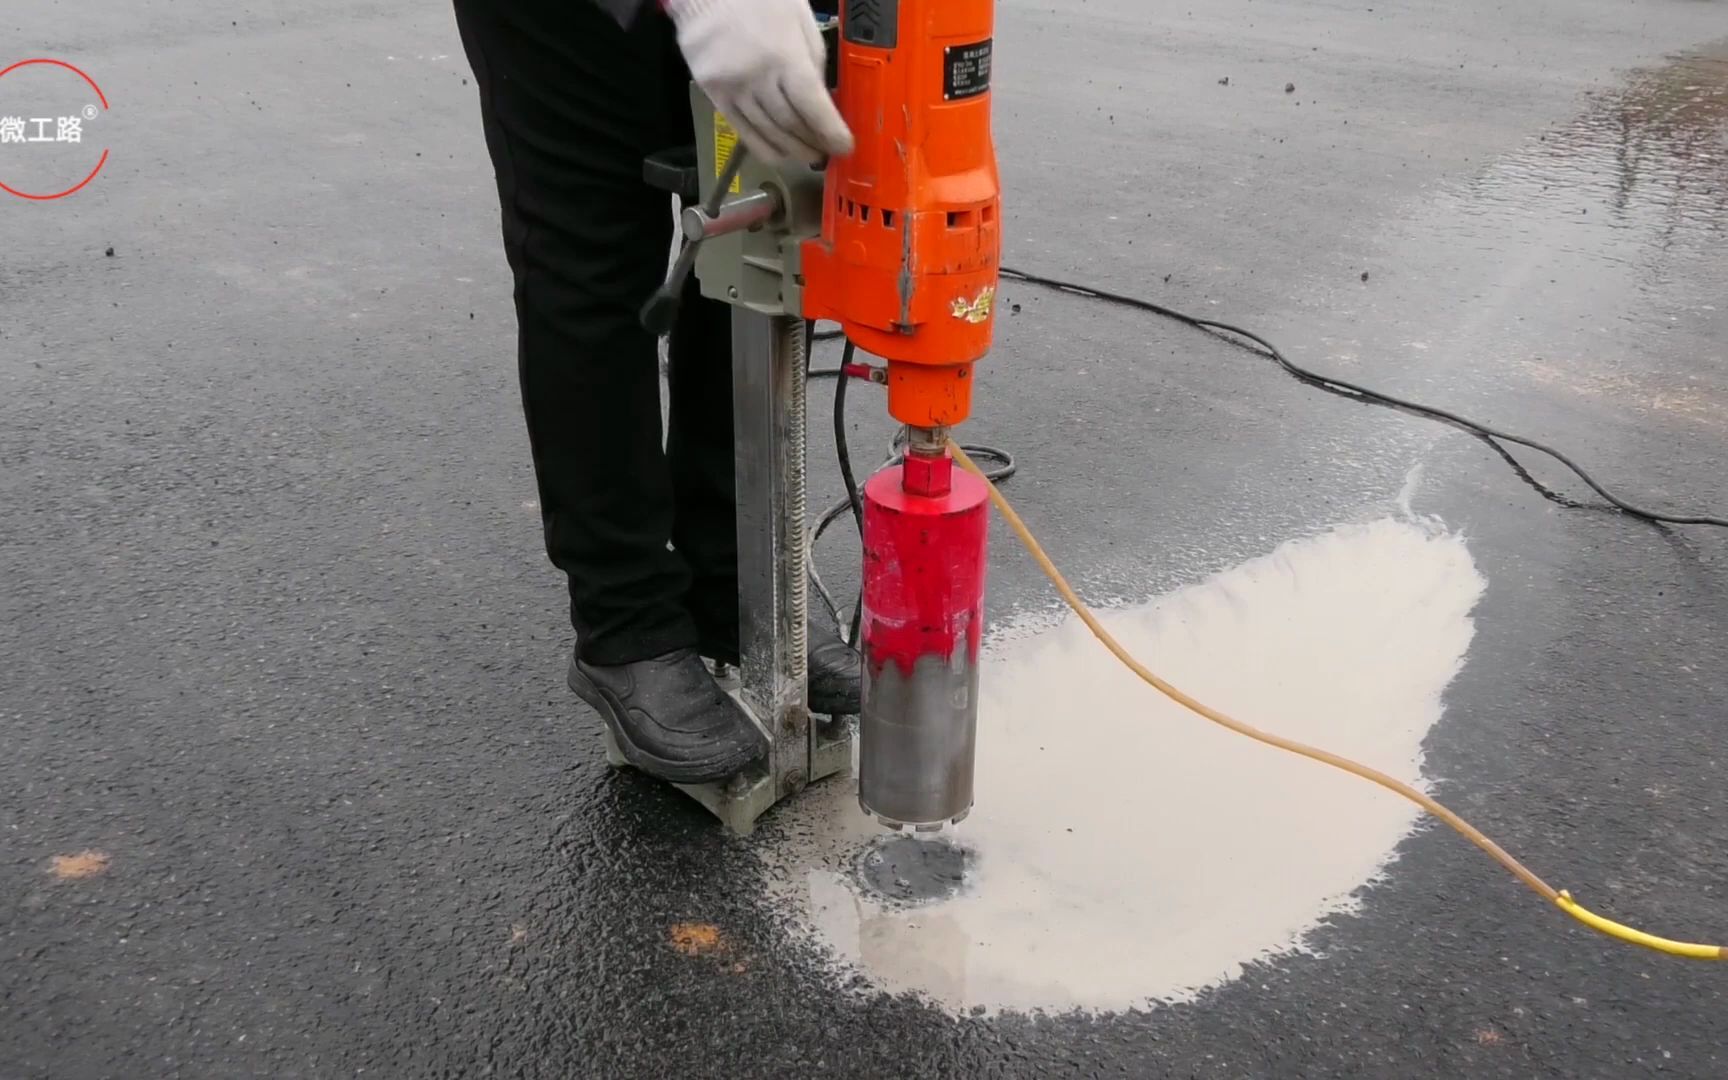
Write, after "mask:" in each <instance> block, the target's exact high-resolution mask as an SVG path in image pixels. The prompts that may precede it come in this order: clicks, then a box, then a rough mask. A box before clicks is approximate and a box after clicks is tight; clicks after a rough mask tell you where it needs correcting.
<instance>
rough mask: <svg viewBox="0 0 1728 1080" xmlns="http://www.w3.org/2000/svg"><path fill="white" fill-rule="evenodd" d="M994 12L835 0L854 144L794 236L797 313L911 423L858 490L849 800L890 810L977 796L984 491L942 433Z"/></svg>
mask: <svg viewBox="0 0 1728 1080" xmlns="http://www.w3.org/2000/svg"><path fill="white" fill-rule="evenodd" d="M994 17H995V4H994V2H993V0H844V2H843V3H842V5H841V22H840V45H839V50H838V56H837V58H836V69H837V73H838V84H839V85H838V100H839V104H840V111H841V113H842V115H843V116H844V117H845V118H846V121H847V124H848V125H849V126H850V127H851V129H852V133H853V136H854V138H855V140H856V144H857V145H856V149H855V150H854V152H853V153H852V154H850V155H848V156H847V157H845V158H843V159H838V160H836V161H834V162H832V163H831V164H830V165H829V167H828V173H827V177H826V182H825V184H824V191H823V199H824V205H823V210H822V215H823V217H822V235H821V236H820V237H818V238H816V239H813V240H811V241H809V242H807V243H806V244H805V248H804V253H803V263H804V274H805V291H804V314H805V316H806V317H807V318H811V319H827V320H832V321H834V322H838V323H839V324H840V325H841V327H842V328H843V329H844V330H845V332H846V334H847V336H848V337H849V338H850V339H851V340H852V341H853V342H855V343H856V344H857V345H858V346H859V347H860V348H862V349H864V350H865V351H866V352H870V353H874V354H875V355H877V356H879V357H881V358H883V359H884V360H886V361H887V362H888V411H889V413H890V414H891V415H892V416H893V417H894V418H895V419H896V420H899V421H900V422H901V423H902V424H905V425H906V427H907V430H908V433H909V436H910V438H909V444H908V449H907V452H906V455H905V458H904V461H903V463H902V465H901V467H900V468H899V469H893V470H888V471H885V472H882V473H879V474H877V475H876V476H875V477H872V478H871V480H870V481H869V482H868V483H867V484H866V485H865V488H864V492H863V501H864V549H865V563H864V609H863V619H862V625H861V636H862V645H863V652H864V708H863V715H862V716H861V717H860V728H859V731H860V734H859V743H860V747H859V758H860V760H859V800H860V802H861V803H862V805H863V808H864V810H865V811H866V812H867V813H871V814H873V815H875V816H876V817H877V818H878V820H880V821H882V822H883V823H884V824H888V825H891V826H895V827H898V826H902V825H912V826H914V827H916V828H920V829H925V830H932V829H940V828H941V827H942V826H943V825H944V824H945V823H947V822H951V821H958V820H959V819H960V818H962V817H964V816H965V814H966V813H967V811H968V810H970V808H971V806H972V774H973V758H974V753H975V747H976V742H977V735H976V729H977V714H978V701H977V684H978V672H977V661H978V644H979V638H980V634H981V632H982V621H983V592H984V566H985V533H986V530H985V519H986V514H985V509H986V505H987V497H986V492H985V489H984V486H983V484H982V483H981V482H980V481H978V480H977V479H976V478H974V477H972V476H970V475H969V474H967V473H964V472H959V471H956V470H955V469H954V463H953V461H952V460H951V459H950V457H949V455H948V453H947V450H946V438H947V433H948V429H949V428H951V427H954V426H956V425H958V424H960V423H962V422H964V421H965V420H966V419H967V417H968V416H969V415H970V412H971V406H972V368H973V365H974V364H975V363H976V362H977V361H978V360H980V359H982V358H983V356H984V355H985V353H987V352H988V351H989V348H990V341H991V333H992V329H993V326H994V315H995V300H996V287H997V275H998V268H999V266H1000V259H1001V234H1000V229H999V219H1000V180H999V178H998V174H997V168H996V155H995V148H994V145H993V141H992V137H991V125H990V107H991V96H990V78H991V57H992V51H993V50H992V34H993V32H994Z"/></svg>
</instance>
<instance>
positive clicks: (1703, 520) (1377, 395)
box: [1001, 267, 1728, 528]
mask: <svg viewBox="0 0 1728 1080" xmlns="http://www.w3.org/2000/svg"><path fill="white" fill-rule="evenodd" d="M1001 275H1002V276H1003V277H1005V278H1011V279H1013V280H1015V281H1021V282H1025V283H1026V284H1028V285H1037V286H1041V287H1043V288H1047V289H1056V290H1058V291H1060V292H1065V293H1071V294H1073V295H1075V296H1080V297H1085V298H1087V299H1091V300H1101V301H1103V302H1105V303H1107V304H1114V305H1116V306H1118V307H1127V308H1133V309H1135V310H1138V311H1145V312H1149V313H1151V314H1153V315H1158V316H1162V317H1163V318H1166V319H1173V320H1175V321H1176V322H1179V323H1183V324H1184V325H1187V326H1192V327H1194V328H1195V329H1197V330H1204V331H1206V332H1207V333H1210V334H1214V335H1216V336H1218V337H1221V338H1223V339H1224V340H1226V341H1230V342H1232V343H1233V344H1236V345H1239V346H1241V347H1243V348H1248V349H1251V350H1252V351H1254V352H1259V353H1262V354H1263V355H1265V356H1267V357H1269V358H1271V359H1272V360H1273V361H1274V362H1276V363H1277V364H1278V366H1279V367H1281V368H1283V369H1284V370H1285V371H1286V372H1288V373H1289V374H1290V375H1292V376H1294V377H1295V378H1296V379H1298V380H1300V381H1301V382H1304V383H1307V384H1308V385H1310V386H1316V387H1319V388H1320V389H1322V390H1327V391H1330V392H1332V393H1335V394H1340V395H1343V396H1345V397H1351V398H1355V399H1357V400H1360V401H1365V402H1369V403H1372V404H1375V405H1384V406H1387V407H1388V408H1393V409H1399V410H1401V411H1403V412H1408V413H1413V414H1415V415H1417V416H1424V417H1427V418H1428V419H1430V420H1438V421H1440V422H1442V423H1446V424H1451V425H1453V426H1454V427H1458V428H1461V429H1463V430H1464V431H1467V432H1469V433H1470V434H1472V435H1475V436H1476V437H1477V438H1480V439H1482V440H1483V441H1485V442H1487V443H1488V444H1489V445H1490V446H1492V447H1493V448H1494V449H1495V450H1496V451H1498V452H1499V454H1500V456H1501V457H1503V458H1505V459H1506V461H1507V462H1508V463H1509V464H1510V465H1511V466H1512V467H1513V468H1514V469H1516V470H1517V471H1518V473H1519V475H1520V476H1521V477H1523V478H1524V479H1525V480H1526V481H1528V482H1530V483H1532V484H1534V485H1535V486H1536V487H1537V489H1538V490H1540V491H1542V493H1543V494H1544V495H1545V496H1547V497H1548V498H1550V499H1553V500H1554V501H1556V502H1558V503H1560V504H1561V505H1563V506H1567V507H1570V508H1573V509H1582V508H1584V506H1585V504H1583V503H1580V502H1577V501H1575V500H1573V499H1570V498H1567V497H1565V496H1563V495H1557V494H1555V493H1554V492H1551V491H1549V490H1548V489H1546V488H1544V487H1543V486H1542V485H1541V484H1540V483H1539V482H1537V481H1536V480H1535V479H1534V478H1533V477H1531V476H1530V474H1529V473H1528V472H1527V471H1526V470H1525V469H1524V467H1523V466H1522V465H1521V464H1519V462H1518V461H1517V459H1515V458H1514V457H1512V455H1511V452H1510V451H1508V450H1507V449H1506V448H1505V446H1504V445H1502V444H1503V443H1515V444H1517V445H1519V446H1526V447H1529V448H1530V449H1532V450H1536V451H1540V452H1541V453H1544V454H1547V455H1548V456H1549V457H1551V458H1553V459H1554V460H1555V461H1558V462H1559V463H1560V464H1562V465H1564V466H1566V468H1568V469H1570V470H1571V471H1572V472H1573V473H1575V474H1577V476H1578V478H1579V479H1580V480H1583V481H1584V483H1586V484H1588V485H1589V487H1590V490H1592V491H1594V492H1595V493H1596V494H1598V495H1600V496H1601V497H1602V498H1603V499H1605V500H1607V502H1608V503H1609V504H1610V505H1612V506H1613V507H1614V508H1615V509H1617V510H1619V511H1621V512H1622V513H1624V514H1627V515H1629V516H1631V517H1635V518H1639V519H1640V520H1643V521H1648V522H1652V523H1654V524H1660V525H1713V526H1716V527H1717V528H1728V518H1722V517H1715V516H1712V515H1708V514H1669V513H1663V512H1659V511H1656V510H1649V509H1646V508H1644V507H1642V506H1638V505H1637V504H1635V503H1632V502H1629V501H1627V500H1626V499H1623V498H1621V497H1620V496H1618V495H1616V494H1614V492H1612V491H1610V490H1609V489H1608V488H1607V487H1605V486H1603V485H1602V484H1601V483H1599V482H1598V481H1597V480H1596V478H1595V477H1593V476H1591V475H1590V474H1589V473H1588V472H1586V471H1585V470H1584V469H1583V467H1582V466H1580V465H1578V464H1577V463H1576V462H1574V461H1573V460H1572V459H1571V458H1569V457H1567V456H1566V455H1565V454H1563V453H1561V452H1560V451H1558V450H1556V449H1554V448H1553V447H1551V446H1548V445H1546V444H1544V443H1540V442H1537V441H1536V440H1535V439H1531V438H1527V437H1525V436H1523V435H1517V434H1514V433H1512V432H1509V431H1502V430H1500V429H1498V428H1494V427H1490V426H1489V425H1487V424H1483V423H1479V422H1478V421H1475V420H1471V419H1469V418H1468V417H1465V416H1461V415H1459V414H1458V413H1455V412H1451V411H1450V410H1447V409H1441V408H1436V407H1435V406H1432V405H1423V404H1421V403H1420V402H1415V401H1410V400H1408V399H1405V398H1400V397H1395V396H1393V395H1391V394H1387V393H1383V392H1381V391H1379V390H1374V389H1372V388H1370V387H1366V386H1362V385H1360V384H1358V383H1353V382H1348V381H1346V380H1344V379H1340V378H1336V377H1334V376H1331V375H1322V374H1320V373H1319V372H1316V371H1311V370H1309V369H1308V368H1305V367H1303V366H1301V365H1300V364H1297V363H1295V362H1294V361H1292V360H1291V359H1290V358H1289V357H1287V356H1285V355H1284V353H1283V352H1282V351H1281V350H1280V349H1279V348H1278V346H1276V345H1274V344H1272V343H1271V342H1270V341H1267V340H1266V339H1265V338H1263V337H1261V336H1260V335H1259V334H1256V333H1253V332H1252V331H1248V330H1244V329H1242V328H1241V327H1239V326H1232V325H1230V324H1229V323H1226V322H1219V321H1217V320H1216V319H1206V318H1201V317H1199V316H1196V315H1189V314H1187V313H1186V312H1181V311H1177V310H1176V309H1175V308H1169V307H1165V306H1164V305H1163V304H1157V303H1154V302H1152V301H1150V300H1143V299H1141V298H1139V297H1135V296H1124V295H1122V294H1120V293H1113V292H1108V291H1106V290H1104V289H1096V288H1093V287H1092V286H1090V285H1076V284H1074V283H1073V282H1070V281H1061V280H1058V279H1056V278H1050V277H1043V276H1042V275H1039V274H1029V273H1027V272H1026V271H1024V270H1014V269H1010V268H1009V267H1003V268H1002V269H1001ZM1243 342H1249V343H1250V344H1248V345H1244V344H1243Z"/></svg>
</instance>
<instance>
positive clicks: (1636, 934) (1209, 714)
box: [948, 439, 1728, 960]
mask: <svg viewBox="0 0 1728 1080" xmlns="http://www.w3.org/2000/svg"><path fill="white" fill-rule="evenodd" d="M948 450H949V452H950V453H952V454H953V455H954V460H955V461H956V462H958V463H959V464H960V467H961V468H963V469H965V470H967V471H968V472H970V473H972V474H973V475H974V476H977V477H979V478H981V479H983V481H984V484H985V487H986V488H988V489H989V493H990V501H991V503H993V504H994V505H995V507H996V510H997V512H998V513H1000V514H1001V515H1002V517H1003V518H1004V519H1005V520H1006V521H1007V522H1008V525H1009V527H1010V528H1012V529H1013V530H1014V533H1015V535H1016V536H1018V537H1019V538H1020V543H1021V544H1022V545H1024V546H1025V548H1026V550H1027V552H1029V553H1030V554H1031V556H1032V558H1033V560H1034V561H1035V562H1036V563H1037V564H1038V567H1039V569H1041V570H1043V571H1044V575H1045V576H1046V577H1048V578H1049V579H1050V583H1051V584H1052V585H1054V586H1056V591H1057V592H1059V593H1061V594H1062V599H1063V600H1064V601H1065V602H1066V603H1067V604H1068V606H1069V607H1070V608H1071V609H1073V611H1074V614H1075V615H1077V616H1079V618H1080V621H1081V622H1083V623H1085V624H1086V627H1087V629H1089V630H1091V631H1092V634H1093V636H1094V637H1096V638H1097V639H1098V640H1099V642H1101V643H1102V644H1103V646H1104V647H1105V648H1106V649H1108V650H1110V652H1111V654H1112V655H1114V656H1115V657H1116V659H1118V660H1120V661H1121V662H1122V663H1123V665H1125V666H1126V667H1127V668H1128V669H1129V670H1130V671H1132V672H1134V674H1136V675H1138V676H1139V677H1140V678H1141V679H1142V680H1143V681H1145V682H1146V683H1147V684H1148V685H1150V686H1151V687H1152V688H1153V689H1155V690H1157V691H1158V692H1159V693H1161V694H1163V695H1164V696H1165V697H1167V698H1169V699H1170V700H1171V701H1174V702H1176V703H1177V704H1178V705H1181V706H1182V707H1183V708H1185V709H1188V710H1189V711H1190V712H1194V713H1197V714H1199V715H1200V716H1202V717H1204V718H1205V719H1207V720H1210V721H1211V722H1212V723H1214V724H1217V725H1219V726H1220V727H1223V728H1226V729H1228V730H1230V731H1233V732H1235V733H1236V734H1238V735H1243V736H1246V737H1247V738H1250V739H1253V740H1254V741H1255V742H1259V743H1264V744H1265V745H1267V746H1271V747H1274V748H1276V749H1279V750H1284V751H1287V752H1289V753H1292V754H1297V755H1300V756H1301V757H1305V758H1308V759H1309V760H1311V761H1318V762H1320V763H1321V764H1324V765H1330V766H1332V767H1333V768H1335V769H1342V770H1343V771H1345V772H1347V773H1350V774H1351V775H1352V776H1356V777H1360V778H1361V779H1363V780H1367V781H1368V782H1369V783H1373V784H1378V785H1380V786H1381V787H1383V788H1385V789H1386V790H1388V791H1390V792H1392V793H1394V794H1396V795H1400V796H1402V797H1403V798H1405V799H1408V800H1410V801H1411V802H1413V803H1415V804H1416V805H1417V806H1419V807H1421V808H1422V809H1423V810H1426V811H1427V812H1428V813H1430V814H1432V815H1434V816H1435V817H1437V818H1439V819H1440V820H1441V821H1443V822H1445V823H1446V824H1447V825H1450V826H1451V827H1452V828H1453V829H1455V830H1457V831H1458V833H1459V834H1460V835H1462V836H1463V837H1464V838H1465V839H1467V840H1469V841H1470V842H1471V843H1472V844H1475V845H1476V846H1477V847H1479V848H1481V849H1482V850H1483V851H1485V852H1487V853H1488V854H1489V855H1490V856H1492V857H1493V858H1494V860H1495V861H1496V862H1498V863H1499V864H1500V865H1501V866H1503V867H1505V868H1506V869H1507V870H1509V871H1510V872H1511V873H1512V874H1513V876H1515V877H1516V878H1517V879H1518V880H1519V881H1521V882H1523V883H1524V884H1525V885H1526V886H1528V887H1529V888H1530V890H1531V891H1533V892H1534V893H1536V895H1538V896H1540V897H1542V899H1544V900H1546V901H1548V902H1549V903H1551V904H1553V905H1555V906H1556V907H1558V908H1559V909H1560V910H1561V911H1564V912H1565V913H1566V914H1568V915H1570V916H1572V917H1573V918H1574V919H1577V920H1578V921H1579V922H1581V923H1583V924H1584V925H1585V926H1588V927H1590V928H1591V929H1592V930H1596V931H1599V932H1601V933H1603V934H1607V935H1608V936H1610V937H1614V938H1618V939H1620V940H1621V941H1626V942H1630V943H1632V944H1634V945H1641V946H1643V947H1644V948H1647V949H1655V950H1657V951H1658V952H1664V953H1669V954H1671V955H1674V956H1684V957H1689V958H1691V959H1695V960H1722V959H1728V954H1725V953H1724V950H1723V948H1722V946H1720V945H1699V944H1694V943H1692V942H1686V941H1675V940H1673V939H1671V938H1663V937H1657V936H1656V935H1654V934H1647V933H1645V932H1643V931H1642V930H1634V929H1633V928H1632V927H1630V926H1626V925H1624V924H1622V923H1618V922H1615V921H1613V920H1612V919H1606V918H1603V917H1602V916H1601V915H1598V914H1596V913H1595V912H1593V911H1590V910H1589V909H1587V908H1585V907H1584V906H1583V905H1581V904H1579V903H1578V902H1577V901H1576V900H1574V899H1572V894H1571V893H1569V892H1567V891H1566V890H1564V889H1556V888H1554V886H1552V885H1550V884H1548V883H1547V882H1546V881H1543V880H1542V879H1541V878H1540V877H1538V876H1537V875H1536V874H1535V872H1534V871H1532V870H1531V869H1530V868H1529V867H1527V866H1525V865H1524V864H1523V863H1521V862H1519V861H1518V860H1517V859H1516V858H1513V857H1512V856H1511V855H1509V854H1508V853H1507V852H1506V850H1505V849H1504V848H1502V847H1500V845H1498V844H1496V843H1495V842H1494V841H1492V840H1490V839H1489V838H1488V837H1487V835H1485V834H1484V833H1483V832H1482V831H1481V830H1480V829H1478V828H1476V827H1475V826H1474V825H1471V824H1470V823H1469V822H1468V821H1465V820H1464V819H1463V818H1462V817H1459V816H1458V815H1457V814H1456V813H1454V812H1453V811H1452V810H1449V809H1447V808H1446V807H1445V806H1444V805H1442V804H1441V803H1440V802H1439V801H1438V800H1436V799H1434V798H1433V797H1432V796H1429V795H1425V794H1423V793H1422V792H1421V791H1418V790H1417V789H1416V788H1414V787H1411V786H1410V785H1409V784H1406V783H1404V782H1403V781H1402V780H1399V779H1397V778H1396V777H1393V776H1388V775H1387V774H1386V773H1383V772H1381V771H1380V770H1379V769H1375V768H1373V767H1371V766H1368V765H1363V764H1362V763H1360V762H1358V761H1353V760H1351V759H1350V758H1347V757H1344V756H1342V755H1340V754H1334V753H1332V752H1331V751H1329V750H1322V749H1320V748H1318V747H1314V746H1309V745H1307V744H1306V743H1300V742H1297V741H1296V740H1294V739H1287V738H1285V737H1283V736H1282V735H1274V734H1272V733H1271V732H1267V731H1261V730H1260V729H1259V728H1256V727H1254V726H1252V725H1250V724H1245V723H1243V722H1242V721H1240V720H1237V719H1236V718H1234V717H1232V716H1230V715H1228V714H1226V713H1223V712H1220V711H1219V710H1217V709H1214V708H1212V707H1211V706H1210V705H1207V704H1205V703H1204V702H1201V701H1198V700H1196V699H1195V698H1192V697H1189V696H1188V695H1187V694H1185V693H1183V692H1182V691H1181V690H1179V689H1177V688H1176V687H1175V686H1172V685H1171V684H1170V683H1168V682H1165V681H1164V680H1163V679H1161V678H1159V677H1158V676H1157V675H1156V674H1154V673H1153V672H1152V671H1151V669H1149V668H1147V667H1146V666H1145V665H1144V664H1142V663H1140V661H1138V660H1136V659H1135V658H1134V657H1133V655H1132V654H1130V653H1129V652H1128V650H1127V649H1125V648H1123V647H1122V644H1121V643H1120V642H1118V641H1117V640H1116V639H1115V637H1113V636H1112V635H1111V633H1110V631H1108V630H1106V629H1105V628H1104V624H1103V623H1102V622H1100V621H1099V620H1098V616H1097V615H1095V614H1093V613H1092V609H1091V608H1089V607H1087V606H1086V603H1085V601H1083V600H1081V599H1080V596H1079V594H1078V593H1076V592H1075V591H1074V588H1073V586H1071V585H1069V584H1068V581H1067V579H1066V578H1064V577H1063V576H1062V572H1061V571H1060V570H1058V569H1056V564H1055V563H1053V562H1051V561H1050V556H1049V555H1047V554H1045V552H1044V548H1043V546H1042V545H1040V544H1039V543H1038V540H1037V538H1036V537H1034V536H1033V535H1032V530H1031V529H1029V528H1027V526H1026V523H1025V521H1023V520H1021V518H1020V515H1019V514H1017V513H1015V511H1014V507H1013V506H1011V505H1009V503H1008V500H1007V499H1005V498H1003V496H1002V492H1001V491H1000V490H999V489H998V488H997V487H996V485H995V483H993V482H992V481H991V480H990V478H989V477H987V476H985V475H984V472H983V470H982V469H980V468H979V467H978V465H977V463H975V462H974V461H973V460H972V459H971V458H970V457H968V456H967V455H966V450H965V448H963V447H961V446H960V445H958V444H957V443H955V442H954V441H953V440H952V439H950V440H949V442H948Z"/></svg>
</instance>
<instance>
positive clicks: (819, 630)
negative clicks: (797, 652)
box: [702, 623, 864, 716]
mask: <svg viewBox="0 0 1728 1080" xmlns="http://www.w3.org/2000/svg"><path fill="white" fill-rule="evenodd" d="M702 655H703V656H707V657H710V658H711V659H714V660H718V661H720V662H721V663H725V664H731V665H732V666H733V667H737V666H738V647H737V646H736V645H731V644H725V645H719V644H704V645H703V646H702ZM806 663H807V665H808V668H809V678H808V681H807V683H806V685H805V695H806V697H807V698H808V700H809V704H810V711H811V712H813V713H816V714H817V715H820V716H856V715H857V714H858V710H859V709H860V708H862V707H863V699H864V662H863V660H862V659H861V658H860V657H859V655H858V650H857V649H854V648H853V647H852V646H850V645H848V644H846V642H845V640H843V639H842V638H841V637H840V635H839V634H837V633H835V632H834V631H833V630H832V629H831V628H829V627H827V626H824V625H823V624H821V623H811V624H810V651H809V655H808V657H807V658H806Z"/></svg>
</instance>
